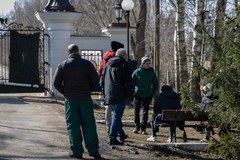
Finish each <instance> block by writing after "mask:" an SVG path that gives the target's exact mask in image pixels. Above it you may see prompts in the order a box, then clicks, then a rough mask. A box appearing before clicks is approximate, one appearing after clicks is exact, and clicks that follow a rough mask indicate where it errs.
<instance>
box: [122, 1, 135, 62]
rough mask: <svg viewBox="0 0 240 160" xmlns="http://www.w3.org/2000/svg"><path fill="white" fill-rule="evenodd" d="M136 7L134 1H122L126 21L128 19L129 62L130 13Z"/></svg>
mask: <svg viewBox="0 0 240 160" xmlns="http://www.w3.org/2000/svg"><path fill="white" fill-rule="evenodd" d="M133 7H134V2H133V1H132V0H123V1H122V8H123V10H124V11H125V12H126V19H127V54H128V61H129V60H130V57H129V27H130V22H129V13H130V11H131V10H132V9H133Z"/></svg>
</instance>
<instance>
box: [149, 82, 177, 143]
mask: <svg viewBox="0 0 240 160" xmlns="http://www.w3.org/2000/svg"><path fill="white" fill-rule="evenodd" d="M161 91H162V92H161V93H160V95H159V96H158V97H157V100H156V102H155V104H154V108H153V115H152V136H151V137H149V138H148V139H147V141H156V127H155V123H154V121H155V120H156V117H157V116H158V115H159V114H161V113H162V110H163V109H172V110H180V109H181V105H180V96H179V94H178V93H176V92H174V91H173V89H172V87H171V85H163V86H162V88H161ZM160 116H161V115H160ZM174 133H175V130H174V127H170V134H169V139H168V141H167V142H169V143H170V142H172V140H173V134H174Z"/></svg>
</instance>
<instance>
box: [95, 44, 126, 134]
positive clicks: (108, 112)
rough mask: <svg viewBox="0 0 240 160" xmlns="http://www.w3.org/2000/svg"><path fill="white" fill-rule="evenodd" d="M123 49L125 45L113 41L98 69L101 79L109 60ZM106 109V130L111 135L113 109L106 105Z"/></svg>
mask: <svg viewBox="0 0 240 160" xmlns="http://www.w3.org/2000/svg"><path fill="white" fill-rule="evenodd" d="M123 47H124V45H123V44H122V43H120V42H117V41H112V42H111V48H112V50H108V51H107V52H105V53H104V54H103V60H102V63H101V64H100V66H99V69H98V75H99V77H101V76H102V71H103V68H104V66H105V65H106V63H107V62H108V60H109V59H110V58H112V57H114V56H115V52H116V51H117V50H118V49H119V48H123ZM104 107H105V120H106V128H107V133H108V134H109V128H110V126H111V121H112V109H111V107H109V106H108V105H106V104H105V105H104Z"/></svg>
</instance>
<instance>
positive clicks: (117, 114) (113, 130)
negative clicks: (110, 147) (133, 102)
mask: <svg viewBox="0 0 240 160" xmlns="http://www.w3.org/2000/svg"><path fill="white" fill-rule="evenodd" d="M125 106H126V100H123V101H122V102H120V103H117V104H113V105H109V107H111V108H112V111H113V116H112V123H111V127H110V132H109V139H110V141H111V140H114V139H116V138H117V137H118V136H119V137H120V140H124V138H125V133H124V131H123V129H122V117H123V113H124V109H125Z"/></svg>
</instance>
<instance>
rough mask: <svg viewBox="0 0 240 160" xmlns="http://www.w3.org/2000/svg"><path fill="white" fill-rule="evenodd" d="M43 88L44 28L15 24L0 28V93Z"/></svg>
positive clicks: (40, 89)
mask: <svg viewBox="0 0 240 160" xmlns="http://www.w3.org/2000/svg"><path fill="white" fill-rule="evenodd" d="M44 90H45V75H44V30H42V29H40V28H34V27H30V26H27V27H23V26H22V25H21V24H17V23H11V24H9V25H5V26H3V27H2V28H0V93H21V92H43V91H44Z"/></svg>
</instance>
